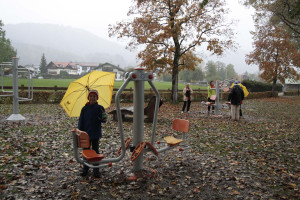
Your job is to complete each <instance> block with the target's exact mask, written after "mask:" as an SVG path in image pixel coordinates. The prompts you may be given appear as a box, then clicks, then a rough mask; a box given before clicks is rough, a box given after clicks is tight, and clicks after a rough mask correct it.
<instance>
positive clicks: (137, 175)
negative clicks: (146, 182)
mask: <svg viewBox="0 0 300 200" xmlns="http://www.w3.org/2000/svg"><path fill="white" fill-rule="evenodd" d="M156 174H157V172H156V171H155V170H154V169H151V168H148V169H142V170H139V171H136V172H132V173H130V174H128V175H127V176H126V181H137V180H138V179H141V178H142V179H149V178H156Z"/></svg>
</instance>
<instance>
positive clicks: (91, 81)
mask: <svg viewBox="0 0 300 200" xmlns="http://www.w3.org/2000/svg"><path fill="white" fill-rule="evenodd" d="M114 82H115V73H111V72H103V71H93V72H91V73H89V74H87V75H85V76H83V77H81V78H79V79H77V80H76V81H73V82H72V83H70V85H69V87H68V89H67V91H66V93H65V95H64V97H63V99H62V100H61V102H60V105H61V106H62V107H63V108H64V110H65V111H66V112H67V114H68V115H69V116H70V117H79V115H80V112H81V109H82V107H83V106H84V105H85V104H86V103H87V102H88V99H87V96H88V93H89V91H90V90H97V91H98V94H99V98H98V104H100V105H102V106H103V107H104V108H107V107H109V106H110V104H111V99H112V95H113V89H114Z"/></svg>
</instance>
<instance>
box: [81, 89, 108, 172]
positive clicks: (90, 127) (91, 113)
mask: <svg viewBox="0 0 300 200" xmlns="http://www.w3.org/2000/svg"><path fill="white" fill-rule="evenodd" d="M98 98H99V95H98V92H97V90H91V91H89V94H88V100H89V101H88V102H87V103H86V105H85V106H84V107H83V108H82V109H81V113H80V117H79V122H78V129H79V130H81V131H85V132H87V133H88V135H89V137H90V144H91V146H92V149H93V150H95V152H96V153H97V154H99V140H100V138H101V137H102V122H106V118H107V115H106V113H105V110H104V107H103V106H101V105H99V104H98V102H97V100H98ZM103 116H104V117H103ZM88 170H89V167H88V166H86V165H83V169H82V172H81V176H86V175H87V174H88ZM93 172H94V177H96V178H98V177H100V173H99V168H94V169H93Z"/></svg>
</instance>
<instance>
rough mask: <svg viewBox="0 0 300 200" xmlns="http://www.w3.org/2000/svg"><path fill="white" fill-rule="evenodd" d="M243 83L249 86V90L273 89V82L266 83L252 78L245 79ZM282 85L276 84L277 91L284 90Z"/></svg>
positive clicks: (263, 90)
mask: <svg viewBox="0 0 300 200" xmlns="http://www.w3.org/2000/svg"><path fill="white" fill-rule="evenodd" d="M242 84H243V85H244V86H245V87H246V88H247V90H248V91H249V92H266V91H272V84H271V83H264V82H259V81H252V80H243V81H242ZM282 87H283V86H282V85H281V84H280V83H277V84H276V87H275V91H277V92H282Z"/></svg>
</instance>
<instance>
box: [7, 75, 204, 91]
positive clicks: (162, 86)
mask: <svg viewBox="0 0 300 200" xmlns="http://www.w3.org/2000/svg"><path fill="white" fill-rule="evenodd" d="M75 80H76V79H33V87H54V86H55V85H56V86H57V87H68V86H69V84H70V83H71V82H72V81H75ZM18 84H19V86H21V85H24V86H25V87H27V86H28V79H23V78H19V80H18ZM122 84H123V81H115V85H114V88H116V89H119V88H120V87H121V85H122ZM3 85H4V86H12V78H10V77H4V79H3ZM154 85H155V87H156V89H158V90H167V89H170V90H171V89H172V83H171V82H164V81H155V82H154ZM133 87H134V84H133V81H131V82H129V83H128V85H127V87H126V88H127V89H129V88H133ZM184 87H185V84H182V83H179V84H178V89H179V90H182V89H183V88H184ZM150 88H151V86H150V85H149V83H148V82H146V83H145V89H150ZM191 88H192V89H206V87H203V86H201V87H200V86H198V85H191Z"/></svg>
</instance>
